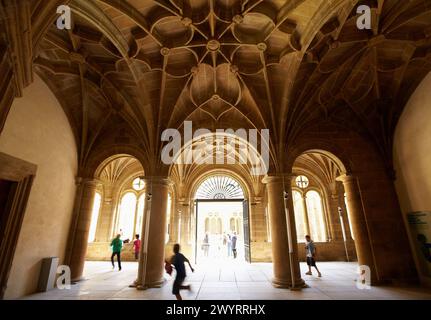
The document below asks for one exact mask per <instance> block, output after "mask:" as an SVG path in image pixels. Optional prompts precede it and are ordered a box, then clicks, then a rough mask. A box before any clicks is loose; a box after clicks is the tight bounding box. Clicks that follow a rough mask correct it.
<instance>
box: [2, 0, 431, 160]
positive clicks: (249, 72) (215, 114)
mask: <svg viewBox="0 0 431 320" xmlns="http://www.w3.org/2000/svg"><path fill="white" fill-rule="evenodd" d="M9 2H10V1H9V0H5V1H4V3H5V5H3V6H4V9H2V12H3V15H6V16H7V15H8V14H10V12H13V10H12V9H10V7H9V8H8V3H9ZM12 2H14V1H12ZM18 2H19V3H20V5H21V6H22V8H27V9H28V10H27V11H26V12H27V15H26V14H24V13H22V15H21V17H20V18H19V19H21V20H23V19H26V21H27V22H26V23H27V25H29V26H30V27H29V28H28V29H27V31H28V30H31V35H30V36H28V35H27V37H25V36H23V35H22V34H21V39H20V40H19V41H17V40H16V38H17V35H16V34H15V33H16V32H15V33H14V30H13V26H11V21H9V20H7V21H6V23H2V24H3V27H2V28H3V29H5V30H6V33H7V41H8V42H9V43H12V44H14V45H13V46H12V48H11V50H18V51H23V48H24V49H25V48H26V47H29V48H30V49H31V50H24V51H25V52H27V54H26V55H21V56H20V55H19V54H17V56H18V59H17V61H16V63H15V67H14V71H15V72H21V73H23V74H24V75H26V74H27V77H29V76H28V72H27V73H26V72H25V70H28V68H29V67H30V66H31V67H32V68H34V70H35V71H36V72H37V73H38V74H39V75H40V76H41V77H42V78H43V79H44V80H45V81H46V82H47V83H48V85H49V86H50V88H51V89H52V90H53V91H54V93H55V94H56V96H57V97H58V99H59V101H60V102H61V104H62V106H63V108H64V110H65V112H66V114H67V116H68V118H69V121H70V123H71V125H72V127H73V130H74V132H75V137H76V141H77V144H78V147H79V150H80V159H81V164H82V165H83V164H85V161H86V159H87V158H88V157H89V155H90V154H91V152H92V150H94V149H96V148H97V147H98V146H102V145H103V144H104V143H106V141H111V140H112V139H113V138H115V139H114V141H116V142H117V143H121V141H122V139H124V141H128V140H127V139H129V138H130V137H133V139H134V141H139V148H141V149H142V150H143V151H144V153H145V154H148V157H149V160H148V162H149V163H155V162H157V161H159V162H160V156H159V155H160V151H161V149H162V147H163V144H162V142H161V140H160V137H161V133H162V131H163V130H164V129H166V128H178V129H181V128H182V124H183V122H184V121H185V120H190V121H193V125H194V126H195V127H204V128H209V129H216V128H230V127H232V128H240V127H241V128H258V129H261V128H269V129H270V130H271V131H270V134H271V149H272V150H271V152H272V154H275V155H276V157H278V159H280V160H282V159H283V156H282V155H283V153H285V150H286V146H288V145H289V144H294V141H295V139H296V138H297V137H298V135H300V134H301V132H303V131H304V130H306V129H307V126H309V125H310V124H312V123H313V124H314V123H316V122H319V121H333V122H336V123H338V124H339V125H340V126H344V127H346V130H354V131H356V132H358V133H359V134H361V135H363V136H364V137H366V138H367V139H369V140H370V141H372V142H373V143H375V144H376V146H377V147H378V148H379V149H380V151H381V153H382V155H383V156H387V157H391V150H392V137H393V132H394V129H395V126H396V123H397V120H398V118H399V116H400V113H401V111H402V109H403V107H404V105H405V103H406V101H407V99H408V98H409V96H410V94H411V93H412V91H413V90H414V89H415V87H416V86H417V85H418V83H419V82H420V81H421V79H422V78H423V77H424V76H425V75H426V74H427V73H428V72H429V71H430V70H431V50H430V49H431V37H430V35H431V1H430V0H410V1H398V0H374V1H371V0H370V1H352V0H333V1H328V0H71V1H60V0H49V1H47V0H28V1H27V0H19V1H18ZM59 4H69V5H70V6H71V8H72V10H73V28H72V29H71V30H58V29H57V28H56V25H55V19H56V13H55V11H56V8H57V6H58V5H59ZM358 4H366V5H369V6H370V7H371V8H372V15H373V24H372V27H373V28H372V30H359V29H358V28H357V27H356V21H357V17H358V15H357V13H356V8H357V5H358ZM11 5H12V4H10V3H9V6H11ZM22 8H21V9H22ZM18 9H19V8H18ZM11 10H12V11H11ZM22 10H23V9H22ZM15 18H16V17H15ZM0 27H1V25H0ZM17 28H19V27H17ZM26 41H27V42H26ZM23 43H24V44H27V46H23V45H22V44H23ZM20 44H21V45H20ZM0 51H1V50H0ZM20 57H21V59H20ZM25 57H27V58H28V59H25ZM0 66H1V65H0ZM21 78H22V77H21ZM18 80H20V79H18ZM24 80H25V79H24ZM24 80H23V79H21V83H24V86H25V85H26V81H24ZM30 81H31V79H30V80H28V81H27V82H30Z"/></svg>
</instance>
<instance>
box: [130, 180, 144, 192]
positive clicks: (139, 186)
mask: <svg viewBox="0 0 431 320" xmlns="http://www.w3.org/2000/svg"><path fill="white" fill-rule="evenodd" d="M132 186H133V189H135V190H136V191H141V190H143V189H144V187H145V182H144V179H142V178H141V177H139V178H136V179H135V180H133V183H132Z"/></svg>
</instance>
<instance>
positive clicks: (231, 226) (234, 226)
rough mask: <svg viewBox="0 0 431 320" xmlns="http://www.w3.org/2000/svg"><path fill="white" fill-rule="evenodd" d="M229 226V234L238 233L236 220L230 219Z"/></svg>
mask: <svg viewBox="0 0 431 320" xmlns="http://www.w3.org/2000/svg"><path fill="white" fill-rule="evenodd" d="M229 226H230V230H229V232H233V231H236V225H235V218H233V217H232V218H230V221H229Z"/></svg>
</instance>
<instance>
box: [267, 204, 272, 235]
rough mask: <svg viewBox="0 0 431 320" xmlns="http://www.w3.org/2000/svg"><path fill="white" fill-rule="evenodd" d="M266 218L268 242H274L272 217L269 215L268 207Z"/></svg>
mask: <svg viewBox="0 0 431 320" xmlns="http://www.w3.org/2000/svg"><path fill="white" fill-rule="evenodd" d="M265 216H266V234H267V238H268V242H272V235H271V217H270V216H269V213H268V207H265Z"/></svg>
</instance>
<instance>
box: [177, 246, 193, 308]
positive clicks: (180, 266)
mask: <svg viewBox="0 0 431 320" xmlns="http://www.w3.org/2000/svg"><path fill="white" fill-rule="evenodd" d="M186 262H187V263H188V264H189V267H190V270H192V272H195V270H194V269H193V268H192V265H191V264H190V261H189V259H187V258H186V257H185V256H184V255H183V254H182V253H180V245H179V244H178V243H177V244H175V245H174V255H173V256H172V258H171V264H173V265H174V267H175V271H176V276H175V281H174V285H173V288H172V294H174V295H175V297H176V298H177V300H183V298H182V297H181V294H180V290H185V289H187V290H191V287H190V285H187V286H184V285H183V282H184V280H185V278H186V276H187V274H186V266H185V263H186Z"/></svg>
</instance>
